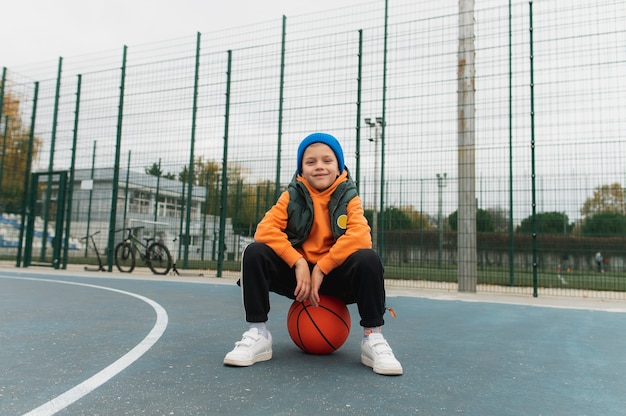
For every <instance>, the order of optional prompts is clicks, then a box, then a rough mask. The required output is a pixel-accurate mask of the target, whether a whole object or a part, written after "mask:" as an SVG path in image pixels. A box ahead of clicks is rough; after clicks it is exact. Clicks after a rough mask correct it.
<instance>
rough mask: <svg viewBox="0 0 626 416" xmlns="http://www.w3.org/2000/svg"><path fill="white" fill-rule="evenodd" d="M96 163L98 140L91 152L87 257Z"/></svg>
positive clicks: (86, 240) (86, 241) (86, 238)
mask: <svg viewBox="0 0 626 416" xmlns="http://www.w3.org/2000/svg"><path fill="white" fill-rule="evenodd" d="M95 165H96V141H95V140H94V141H93V152H92V154H91V189H89V205H88V206H87V231H86V232H85V257H87V251H88V249H89V228H90V227H91V203H92V201H93V174H94V170H95Z"/></svg>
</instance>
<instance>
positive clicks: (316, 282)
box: [309, 264, 324, 308]
mask: <svg viewBox="0 0 626 416" xmlns="http://www.w3.org/2000/svg"><path fill="white" fill-rule="evenodd" d="M323 280H324V273H322V271H321V270H320V268H319V267H317V264H316V265H315V267H313V271H312V272H311V294H310V295H309V302H311V305H313V306H314V307H316V308H317V306H318V305H319V302H320V294H319V290H320V286H322V281H323Z"/></svg>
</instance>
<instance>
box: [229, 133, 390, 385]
mask: <svg viewBox="0 0 626 416" xmlns="http://www.w3.org/2000/svg"><path fill="white" fill-rule="evenodd" d="M254 239H255V242H254V243H252V244H250V245H248V247H246V249H245V251H244V253H243V260H242V270H241V272H242V277H241V280H240V282H239V283H240V285H241V287H242V290H243V303H244V309H245V313H246V321H247V322H249V323H250V329H249V330H248V331H246V332H245V333H244V334H243V338H242V340H241V341H238V342H236V343H235V348H234V349H233V350H232V351H231V352H229V353H228V354H226V357H225V358H224V364H226V365H231V366H238V367H244V366H250V365H253V364H254V363H257V362H260V361H266V360H269V359H271V358H272V336H271V334H270V332H269V331H268V329H267V326H266V322H267V319H268V313H269V310H270V304H269V292H270V291H272V292H275V293H278V294H280V295H283V296H286V297H288V298H290V299H295V300H297V301H300V302H304V301H305V300H309V301H310V302H311V304H312V305H313V306H314V307H317V306H318V302H319V299H320V296H319V295H320V293H324V294H328V295H333V296H337V297H339V298H341V299H343V300H344V301H345V302H346V303H356V304H357V305H358V310H359V315H360V317H361V321H360V324H361V326H362V327H363V339H362V342H361V362H362V363H363V364H364V365H366V366H368V367H371V368H372V369H373V371H374V372H376V373H378V374H384V375H400V374H402V366H401V365H400V363H399V362H398V360H397V359H396V358H395V356H394V355H393V352H392V350H391V348H390V347H389V344H387V341H386V340H385V338H384V337H383V335H382V333H381V330H380V328H381V326H382V325H383V324H384V320H383V314H384V312H385V287H384V281H383V266H382V263H381V261H380V258H379V256H378V254H377V253H376V252H375V251H374V250H372V249H371V247H372V239H371V235H370V228H369V225H368V223H367V219H366V218H365V215H364V213H363V207H362V205H361V198H360V197H359V196H358V195H357V192H356V186H355V184H354V182H353V181H352V179H351V178H350V176H349V174H348V171H347V169H345V167H344V158H343V150H342V149H341V145H340V144H339V142H338V141H337V139H336V138H335V137H333V136H331V135H329V134H325V133H313V134H311V135H309V136H307V137H306V138H305V139H304V140H303V141H302V142H301V143H300V146H299V147H298V156H297V171H296V173H295V175H294V177H293V179H292V181H291V183H290V184H289V186H288V189H287V191H285V192H283V194H282V195H281V196H280V198H279V199H278V201H277V202H276V205H274V206H273V207H272V208H271V209H270V210H269V211H268V212H267V213H266V214H265V217H264V218H263V219H262V220H261V222H260V223H259V225H258V227H257V231H256V233H255V235H254Z"/></svg>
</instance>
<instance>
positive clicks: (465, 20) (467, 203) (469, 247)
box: [457, 0, 478, 292]
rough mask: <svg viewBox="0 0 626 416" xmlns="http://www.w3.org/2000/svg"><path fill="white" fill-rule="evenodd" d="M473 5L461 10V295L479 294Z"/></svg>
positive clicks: (464, 5)
mask: <svg viewBox="0 0 626 416" xmlns="http://www.w3.org/2000/svg"><path fill="white" fill-rule="evenodd" d="M474 36H475V35H474V1H473V0H463V1H461V2H460V10H459V46H458V47H459V50H458V65H457V66H458V71H459V73H458V88H457V91H458V92H457V106H458V108H457V112H458V114H457V123H458V128H457V140H458V144H457V147H458V161H457V166H458V191H457V192H458V200H459V202H458V210H457V214H458V215H457V224H458V226H457V241H458V242H457V253H458V262H457V263H458V265H457V267H458V284H459V291H460V292H476V285H477V277H478V276H477V274H478V271H477V263H478V258H477V257H478V256H477V240H476V166H475V161H476V156H475V153H476V150H475V134H476V129H475V105H474V101H475V88H474V83H475V72H476V69H475V66H474V58H475V55H476V49H475V46H474Z"/></svg>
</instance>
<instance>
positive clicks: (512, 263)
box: [509, 0, 515, 286]
mask: <svg viewBox="0 0 626 416" xmlns="http://www.w3.org/2000/svg"><path fill="white" fill-rule="evenodd" d="M512 18H513V17H512V13H511V0H509V285H510V286H513V285H514V284H515V258H514V255H515V252H514V242H515V240H514V236H513V39H512V33H511V32H512Z"/></svg>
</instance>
